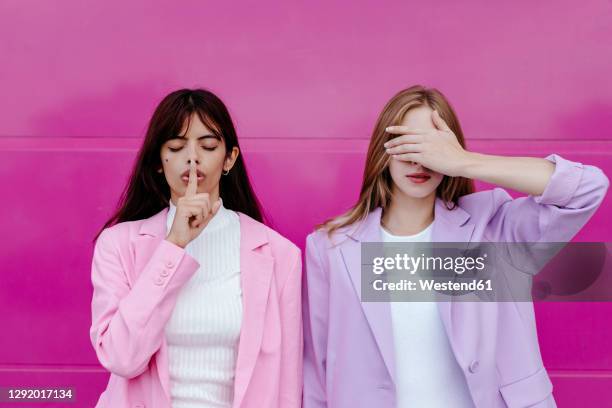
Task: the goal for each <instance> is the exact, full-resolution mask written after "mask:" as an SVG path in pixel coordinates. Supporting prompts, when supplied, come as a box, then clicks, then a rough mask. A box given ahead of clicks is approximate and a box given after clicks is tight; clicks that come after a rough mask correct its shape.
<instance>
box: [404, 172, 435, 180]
mask: <svg viewBox="0 0 612 408" xmlns="http://www.w3.org/2000/svg"><path fill="white" fill-rule="evenodd" d="M406 177H415V178H427V179H428V178H430V177H431V176H430V175H429V174H427V173H412V174H408V175H407V176H406Z"/></svg>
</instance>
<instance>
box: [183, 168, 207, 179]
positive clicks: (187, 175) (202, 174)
mask: <svg viewBox="0 0 612 408" xmlns="http://www.w3.org/2000/svg"><path fill="white" fill-rule="evenodd" d="M196 173H197V175H198V178H201V177H204V173H202V172H201V171H200V170H196ZM185 177H187V180H189V170H185V171H184V172H183V174H181V178H185Z"/></svg>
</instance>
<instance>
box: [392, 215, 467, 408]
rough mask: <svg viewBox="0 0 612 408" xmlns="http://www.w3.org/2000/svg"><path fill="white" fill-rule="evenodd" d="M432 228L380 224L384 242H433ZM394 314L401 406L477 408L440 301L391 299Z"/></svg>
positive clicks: (417, 407) (399, 405) (402, 407)
mask: <svg viewBox="0 0 612 408" xmlns="http://www.w3.org/2000/svg"><path fill="white" fill-rule="evenodd" d="M434 222H435V221H434ZM432 228H433V222H432V223H431V224H430V225H429V226H428V227H427V228H425V229H424V230H423V231H421V232H419V233H418V234H415V235H393V234H390V233H389V232H388V231H387V230H385V229H384V228H383V227H382V226H381V227H380V229H381V233H382V237H383V241H384V242H431V231H432ZM391 316H392V321H393V340H394V344H395V356H396V357H395V361H396V387H395V388H396V391H397V408H421V407H427V408H448V407H453V408H474V403H473V401H472V397H471V395H470V391H469V388H468V385H467V382H466V379H465V375H464V374H463V371H462V370H461V368H460V367H459V364H458V363H457V360H456V359H455V356H454V354H453V350H452V349H451V346H450V343H449V341H448V337H447V336H446V331H445V330H444V323H443V322H442V319H441V317H440V313H439V311H438V306H437V304H436V302H416V301H411V302H399V301H397V302H391Z"/></svg>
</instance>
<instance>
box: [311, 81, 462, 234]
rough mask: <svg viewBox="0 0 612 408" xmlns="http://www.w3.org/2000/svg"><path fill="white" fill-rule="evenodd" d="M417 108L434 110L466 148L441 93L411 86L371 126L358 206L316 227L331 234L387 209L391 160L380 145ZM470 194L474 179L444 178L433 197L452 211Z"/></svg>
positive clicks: (390, 193) (390, 137)
mask: <svg viewBox="0 0 612 408" xmlns="http://www.w3.org/2000/svg"><path fill="white" fill-rule="evenodd" d="M419 106H428V107H430V108H431V109H435V110H437V111H438V113H439V114H440V117H441V118H442V119H444V121H445V122H446V124H447V125H448V127H450V128H451V130H452V131H453V133H455V135H456V136H457V140H458V141H459V144H460V145H461V146H462V147H463V148H465V147H466V144H465V139H464V137H463V131H462V130H461V126H460V124H459V119H457V115H456V114H455V111H454V110H453V108H452V106H451V104H450V103H449V102H448V100H447V99H446V97H445V96H444V95H443V94H442V92H440V91H438V90H437V89H434V88H426V87H424V86H421V85H414V86H411V87H410V88H407V89H404V90H401V91H400V92H398V93H397V94H395V96H393V97H392V98H391V100H389V102H387V104H386V105H385V107H384V108H383V110H382V112H381V113H380V115H379V116H378V120H377V121H376V125H375V126H374V131H373V132H372V137H371V139H370V145H369V147H368V153H367V156H366V164H365V169H364V171H363V180H362V183H361V192H360V193H359V199H358V200H357V203H356V204H355V205H354V206H353V207H352V208H350V209H349V210H348V211H347V212H346V213H344V214H342V215H340V216H338V217H335V218H332V219H329V220H327V221H325V222H324V223H322V224H320V225H318V226H317V228H323V229H326V230H327V232H328V233H329V234H330V235H331V234H332V233H333V232H334V231H335V230H337V229H338V228H342V227H344V226H347V225H352V224H353V223H355V222H357V221H360V220H363V219H365V218H366V217H367V215H368V214H369V213H370V212H371V211H372V210H374V209H375V208H377V207H381V208H382V209H383V210H384V209H386V208H387V207H388V206H389V203H390V202H391V196H392V189H391V187H392V183H393V180H392V179H391V173H389V161H390V160H391V159H390V157H389V155H388V154H386V153H385V148H384V146H383V145H384V144H385V143H386V142H387V141H389V140H390V139H392V138H394V137H396V136H395V135H392V134H390V133H387V132H386V131H385V128H386V127H387V126H397V125H400V124H401V121H402V119H403V118H404V116H405V115H406V113H407V112H408V111H409V110H411V109H414V108H417V107H419ZM473 192H474V181H473V180H471V179H468V178H464V177H449V176H446V175H444V177H443V178H442V182H441V183H440V185H439V186H438V188H437V189H436V197H439V198H441V199H442V200H443V201H444V205H445V206H446V208H448V209H449V210H452V209H453V208H455V206H456V205H457V200H458V199H459V197H461V196H464V195H466V194H470V193H473Z"/></svg>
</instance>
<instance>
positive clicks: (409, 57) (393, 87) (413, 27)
mask: <svg viewBox="0 0 612 408" xmlns="http://www.w3.org/2000/svg"><path fill="white" fill-rule="evenodd" d="M0 38H1V40H0V55H1V58H2V63H1V64H0V89H1V90H2V97H0V112H1V118H2V120H1V121H0V183H1V184H2V186H3V188H4V194H3V200H2V201H3V204H2V211H1V212H0V221H1V222H0V225H1V226H2V234H3V238H2V251H1V254H0V265H2V266H1V268H2V275H1V279H2V281H1V283H0V310H2V313H1V316H2V317H1V318H0V324H1V329H0V332H1V334H0V386H9V385H10V386H50V385H63V386H74V387H76V389H77V391H76V394H77V399H78V403H77V404H76V405H71V406H78V407H89V406H93V404H94V402H95V401H96V399H97V397H98V395H99V394H100V392H101V391H102V390H103V389H104V387H105V384H106V381H107V378H108V374H107V373H106V372H105V371H104V370H103V368H102V367H101V366H100V365H99V364H98V362H97V359H96V355H95V353H94V351H93V348H92V346H91V344H90V341H89V337H88V329H89V325H90V323H91V316H90V301H91V292H92V288H91V283H90V272H91V270H90V266H91V256H92V249H93V247H92V243H91V240H92V237H93V235H94V233H95V232H96V231H97V229H98V228H99V227H100V226H101V225H102V223H103V222H104V221H105V220H106V219H107V218H108V217H109V215H110V214H111V211H112V209H113V207H114V205H115V204H116V202H117V199H118V198H119V194H120V192H121V190H122V188H123V186H124V183H125V182H126V178H127V176H128V173H129V171H130V168H131V165H132V163H133V160H134V158H135V153H136V150H137V149H138V147H139V145H140V143H141V140H142V136H143V134H144V130H145V127H146V124H147V121H148V119H149V117H150V115H151V113H152V110H153V109H154V107H155V106H156V104H157V103H158V102H159V100H160V99H161V98H162V97H163V96H164V95H165V94H167V93H168V92H170V91H172V90H175V89H176V88H179V87H195V86H203V87H208V88H209V89H211V90H213V91H214V92H216V93H218V94H219V95H220V96H221V97H222V99H223V100H224V101H225V102H226V103H227V105H228V107H229V109H230V111H231V113H232V115H233V117H234V119H235V122H236V124H237V128H238V132H239V137H240V140H241V144H242V147H243V153H244V157H245V159H246V162H247V165H248V168H249V171H250V173H251V177H252V179H253V182H254V185H255V188H256V190H257V192H258V194H259V196H260V198H261V200H262V202H263V204H264V206H265V208H266V211H267V213H268V214H269V215H270V216H271V218H272V220H273V226H274V227H275V228H277V229H278V230H279V231H280V232H281V233H283V234H285V235H286V236H288V237H289V238H290V239H292V240H293V241H294V242H296V243H297V244H298V245H300V246H301V247H303V244H304V238H305V236H306V234H307V233H308V232H309V231H310V230H311V229H312V228H313V225H314V224H316V223H318V222H320V221H322V220H324V219H325V218H326V217H328V216H331V215H334V214H337V213H339V212H340V211H342V210H343V209H345V208H346V207H347V206H348V205H350V204H351V203H353V202H354V200H355V199H356V195H357V192H358V188H359V185H360V181H361V173H362V169H363V161H364V153H365V149H366V147H367V143H368V138H369V135H370V132H371V130H372V128H373V125H374V121H375V119H376V117H377V115H378V113H379V112H380V110H381V109H382V107H383V105H384V104H385V102H386V101H387V100H388V99H389V98H390V97H391V96H392V95H393V94H394V93H395V92H396V91H398V90H399V89H401V88H404V87H406V86H409V85H412V84H415V83H422V84H425V85H428V86H434V87H437V88H439V89H440V90H442V91H443V92H444V93H445V94H446V95H447V96H448V98H449V99H450V100H451V102H452V103H453V105H454V107H455V109H456V111H457V113H458V115H459V117H460V119H461V121H462V125H463V128H464V131H465V134H466V137H467V140H468V149H470V150H474V151H480V152H484V153H495V154H504V155H533V156H537V157H545V156H546V155H547V154H549V153H558V154H560V155H562V156H564V157H566V158H568V159H571V160H577V161H580V162H583V163H587V164H593V165H596V166H599V167H601V168H602V169H603V170H604V171H605V172H606V173H607V175H608V177H611V176H612V162H611V161H610V155H611V148H610V147H611V134H610V128H611V127H612V113H611V112H612V85H611V82H610V73H611V72H612V64H611V63H612V4H611V3H610V2H609V1H593V0H589V1H571V0H563V1H548V2H527V1H522V2H521V1H518V2H501V1H496V2H491V1H476V2H474V1H472V2H455V1H437V2H408V1H389V2H386V3H385V4H384V6H383V4H382V3H380V2H375V1H351V2H334V3H330V2H327V1H310V2H281V1H278V2H256V1H247V2H241V3H240V4H229V2H227V4H226V2H221V1H215V2H212V1H202V0H198V1H192V0H190V1H182V2H160V1H153V2H151V1H142V0H140V1H130V2H122V1H118V0H109V1H104V2H92V1H77V0H65V1H62V2H54V1H42V0H41V1H25V0H4V1H2V3H1V5H0ZM479 187H480V188H489V187H490V186H486V185H483V184H479ZM513 194H514V192H513ZM611 216H612V202H611V199H610V197H607V198H606V199H605V201H604V203H603V204H602V207H601V209H600V211H599V212H598V213H597V214H596V215H595V216H594V217H593V218H592V220H591V221H590V222H589V223H588V224H587V226H586V227H585V228H584V229H583V230H582V231H581V232H580V234H579V235H578V236H577V237H576V240H582V241H610V240H611V238H612V233H611V232H610V223H609V222H608V221H607V219H609V217H611ZM536 310H537V318H538V325H539V329H538V331H539V338H540V342H541V347H542V353H543V358H544V362H545V365H546V367H547V369H548V370H549V372H550V375H551V378H552V380H553V383H554V394H555V396H556V399H557V401H558V404H559V406H560V407H574V406H580V407H603V406H612V403H611V402H610V401H611V400H612V351H611V349H610V345H611V344H612V325H611V324H610V321H611V320H610V316H612V305H611V304H588V303H582V304H571V303H555V304H552V303H549V304H537V305H536ZM605 401H607V404H610V405H605V404H606V402H605ZM41 406H45V405H41ZM46 406H50V405H46Z"/></svg>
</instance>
